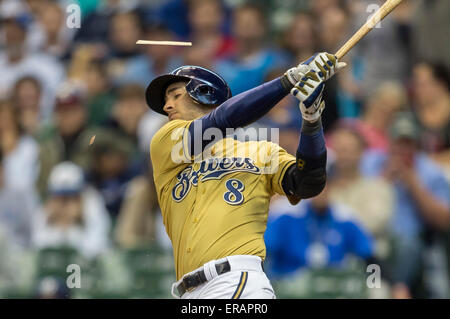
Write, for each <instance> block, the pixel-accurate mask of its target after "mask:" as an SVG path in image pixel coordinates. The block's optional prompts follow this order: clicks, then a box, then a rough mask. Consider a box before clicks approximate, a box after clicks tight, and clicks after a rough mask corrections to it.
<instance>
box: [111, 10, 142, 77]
mask: <svg viewBox="0 0 450 319" xmlns="http://www.w3.org/2000/svg"><path fill="white" fill-rule="evenodd" d="M141 38H142V22H141V20H140V17H139V15H138V14H137V13H136V12H118V13H116V14H114V15H113V16H112V17H111V20H110V24H109V39H110V52H109V57H108V73H109V76H110V77H112V78H113V82H114V79H117V78H120V77H122V76H123V75H124V74H125V72H126V68H127V64H128V63H129V62H130V61H131V59H132V58H135V57H137V56H138V55H139V54H140V51H139V50H140V47H139V46H138V45H136V41H137V40H139V39H141ZM141 72H142V71H141Z"/></svg>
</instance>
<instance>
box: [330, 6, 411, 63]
mask: <svg viewBox="0 0 450 319" xmlns="http://www.w3.org/2000/svg"><path fill="white" fill-rule="evenodd" d="M402 1H403V0H386V2H385V3H384V4H383V6H382V7H381V8H380V9H379V10H378V11H377V12H376V13H375V14H374V15H373V16H372V17H371V18H370V19H369V20H368V21H367V22H366V23H365V24H364V25H363V26H362V27H361V28H360V29H359V30H358V31H357V32H356V33H355V34H354V35H353V36H352V37H351V38H350V40H348V41H347V42H346V43H345V44H344V45H343V46H342V47H341V48H340V49H339V51H338V52H336V54H335V55H336V56H337V57H338V59H342V58H343V57H344V56H345V55H346V54H347V53H348V51H350V50H351V49H352V48H353V47H354V46H355V45H356V44H357V43H358V42H359V41H360V40H361V39H362V38H364V37H365V36H366V35H367V34H368V33H369V32H370V31H371V30H372V29H373V28H374V27H375V26H376V25H377V24H378V23H379V22H380V21H381V20H383V19H384V18H385V17H386V16H387V15H388V14H389V13H391V12H392V11H394V9H395V8H397V7H398V5H399V4H400V3H402Z"/></svg>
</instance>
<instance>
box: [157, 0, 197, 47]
mask: <svg viewBox="0 0 450 319" xmlns="http://www.w3.org/2000/svg"><path fill="white" fill-rule="evenodd" d="M188 2H189V0H181V1H180V0H168V1H164V2H163V3H162V4H161V6H160V7H159V8H158V9H157V10H156V12H155V16H154V20H155V21H156V22H157V23H164V24H165V25H167V28H168V29H169V30H170V31H172V32H173V33H174V34H176V35H177V37H179V38H184V39H186V38H188V37H189V33H190V30H191V26H190V25H189V19H188V14H187V13H188V10H189V9H188Z"/></svg>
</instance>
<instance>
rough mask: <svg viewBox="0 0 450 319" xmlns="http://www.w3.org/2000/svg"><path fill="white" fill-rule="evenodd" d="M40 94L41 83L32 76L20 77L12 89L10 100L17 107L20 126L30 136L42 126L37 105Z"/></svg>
mask: <svg viewBox="0 0 450 319" xmlns="http://www.w3.org/2000/svg"><path fill="white" fill-rule="evenodd" d="M41 94H42V88H41V83H40V82H39V80H38V79H36V78H35V77H32V76H25V77H23V78H20V79H19V80H18V81H17V82H16V84H15V85H14V88H13V90H12V96H11V101H12V104H13V106H14V108H15V109H17V112H18V115H19V124H20V127H21V128H22V129H23V131H24V132H25V133H26V134H28V135H30V136H35V135H36V133H37V132H38V130H39V129H40V128H41V126H42V119H41V116H40V105H39V101H40V99H41Z"/></svg>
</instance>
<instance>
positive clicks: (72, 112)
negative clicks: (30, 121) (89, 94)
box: [55, 102, 86, 137]
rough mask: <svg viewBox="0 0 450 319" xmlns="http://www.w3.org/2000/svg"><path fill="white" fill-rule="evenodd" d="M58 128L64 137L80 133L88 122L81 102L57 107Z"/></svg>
mask: <svg viewBox="0 0 450 319" xmlns="http://www.w3.org/2000/svg"><path fill="white" fill-rule="evenodd" d="M55 115H56V126H57V128H58V130H59V132H60V134H61V135H62V136H64V137H69V136H73V135H75V134H76V133H78V132H79V131H80V130H81V129H82V128H83V126H84V124H85V121H86V110H85V108H84V106H83V105H81V103H80V102H75V103H71V104H63V105H56V109H55Z"/></svg>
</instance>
